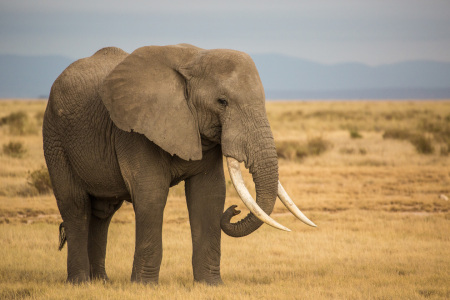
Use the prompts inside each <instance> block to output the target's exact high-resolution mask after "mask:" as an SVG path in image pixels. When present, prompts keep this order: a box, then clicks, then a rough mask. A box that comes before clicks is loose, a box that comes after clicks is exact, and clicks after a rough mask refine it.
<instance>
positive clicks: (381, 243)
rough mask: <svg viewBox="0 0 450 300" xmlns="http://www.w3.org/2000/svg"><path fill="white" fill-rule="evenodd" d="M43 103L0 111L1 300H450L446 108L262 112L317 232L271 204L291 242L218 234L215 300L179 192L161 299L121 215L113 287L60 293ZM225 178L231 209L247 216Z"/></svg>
mask: <svg viewBox="0 0 450 300" xmlns="http://www.w3.org/2000/svg"><path fill="white" fill-rule="evenodd" d="M45 104H46V103H45V101H0V119H1V123H2V125H1V126H0V144H1V145H0V147H1V149H0V245H1V250H2V251H1V259H0V299H14V298H16V299H18V298H20V299H22V298H31V299H144V298H152V299H153V298H163V299H327V298H333V299H422V298H425V299H448V298H450V284H449V283H450V234H449V233H450V231H449V230H450V202H449V201H448V198H447V197H450V156H449V150H450V149H449V147H450V101H401V102H395V101H392V102H389V101H386V102H381V101H376V102H375V101H374V102H366V101H357V102H356V101H355V102H269V103H267V111H268V116H269V121H270V123H271V126H272V130H273V132H274V136H275V140H276V141H277V148H278V152H279V156H280V161H279V162H280V172H279V173H280V179H281V181H282V182H283V185H284V187H285V189H286V190H287V191H288V193H289V194H290V195H291V197H292V198H293V199H294V201H295V202H296V203H297V205H298V206H299V207H300V208H301V210H302V211H303V212H304V213H305V214H306V215H307V216H308V217H309V218H310V219H311V220H313V221H314V222H315V223H316V224H317V225H318V227H317V228H311V227H308V226H306V225H304V224H303V223H301V222H300V221H298V220H296V219H295V218H294V217H293V216H292V215H291V214H290V213H288V211H287V210H286V209H285V208H284V207H283V206H282V204H280V203H277V204H276V207H275V211H274V213H273V214H272V216H273V218H274V219H275V220H277V221H279V222H280V223H282V224H283V225H285V226H287V227H289V228H290V229H291V230H292V232H290V233H287V232H281V231H278V230H275V229H273V228H271V227H269V226H267V225H263V226H262V227H261V228H260V229H259V230H258V231H257V232H255V233H253V234H252V235H250V236H248V237H244V238H240V239H235V238H231V237H228V236H226V235H224V234H223V235H222V236H223V237H222V278H223V280H224V282H225V285H223V286H219V287H209V286H205V285H202V284H194V283H193V276H192V267H191V240H190V230H189V221H188V214H187V208H186V204H185V199H184V196H183V186H182V185H179V186H177V187H174V188H172V190H171V192H170V197H169V200H168V202H167V207H166V210H165V220H164V231H163V244H164V245H163V247H164V256H163V262H162V266H161V274H160V284H159V286H157V287H152V286H144V285H140V284H131V283H130V275H131V265H132V261H133V251H134V213H133V210H132V207H131V205H127V204H124V205H123V207H122V208H121V210H120V211H119V212H118V213H117V214H116V215H115V217H114V218H113V222H112V224H111V227H110V234H109V244H108V253H107V262H106V264H107V271H108V274H109V277H110V279H111V281H110V282H109V283H106V284H104V283H102V282H92V283H89V284H83V285H77V286H72V285H70V284H66V283H65V278H66V255H67V250H66V249H67V248H64V249H63V250H62V251H61V252H59V251H58V250H57V248H58V224H59V223H60V222H61V219H60V216H59V213H58V209H57V207H56V203H55V199H54V197H53V196H52V194H50V193H46V190H45V189H46V186H47V183H46V180H47V178H46V177H45V175H46V174H45V169H44V170H43V171H41V172H34V171H35V170H41V167H42V166H44V165H45V163H44V158H43V151H42V136H41V131H40V126H41V124H42V116H43V111H44V109H45ZM245 173H246V172H245ZM226 175H227V195H228V196H227V203H226V207H228V206H229V205H231V204H238V205H239V207H240V208H241V209H243V211H244V212H243V214H245V213H246V211H245V209H244V208H243V204H242V202H241V201H240V200H239V199H238V198H237V195H236V192H235V191H234V190H233V187H232V185H231V182H230V180H229V177H228V174H226ZM246 182H247V183H248V187H249V188H250V189H252V184H251V183H252V181H251V177H249V176H246Z"/></svg>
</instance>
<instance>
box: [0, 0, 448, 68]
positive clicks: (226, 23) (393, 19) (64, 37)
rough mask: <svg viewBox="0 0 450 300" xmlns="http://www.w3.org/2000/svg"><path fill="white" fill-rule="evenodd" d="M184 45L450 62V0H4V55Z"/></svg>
mask: <svg viewBox="0 0 450 300" xmlns="http://www.w3.org/2000/svg"><path fill="white" fill-rule="evenodd" d="M183 42H184V43H191V44H194V45H197V46H200V47H202V48H232V49H237V50H242V51H245V52H248V53H281V54H287V55H290V56H296V57H300V58H305V59H309V60H313V61H317V62H322V63H338V62H348V61H351V62H363V63H366V64H370V65H378V64H383V63H391V62H396V61H404V60H412V59H427V60H440V61H450V0H342V1H339V0H315V1H314V0H304V1H302V0H297V1H295V0H292V1H289V0H249V1H246V0H227V1H223V0H221V1H215V0H175V1H170V0H166V1H164V0H158V1H153V0H126V1H123V0H121V1H118V0H76V1H63V0H0V54H27V55H42V54H59V55H63V56H68V57H71V58H80V57H84V56H89V55H91V54H92V53H93V52H95V51H96V50H98V49H100V48H102V47H105V46H118V47H121V48H123V49H124V50H126V51H133V50H134V49H136V48H138V47H140V46H145V45H167V44H178V43H183Z"/></svg>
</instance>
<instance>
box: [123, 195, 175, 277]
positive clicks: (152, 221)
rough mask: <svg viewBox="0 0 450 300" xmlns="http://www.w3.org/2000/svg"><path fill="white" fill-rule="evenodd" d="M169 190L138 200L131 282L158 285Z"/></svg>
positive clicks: (136, 201) (136, 202)
mask: <svg viewBox="0 0 450 300" xmlns="http://www.w3.org/2000/svg"><path fill="white" fill-rule="evenodd" d="M167 194H168V188H167V190H166V191H164V192H156V193H152V196H150V197H148V198H150V199H149V200H144V199H136V200H133V201H134V203H133V204H134V210H135V214H136V248H135V253H134V261H133V271H132V273H131V281H134V282H142V283H151V284H157V283H158V280H159V269H160V266H161V260H162V222H163V213H164V207H165V204H166V200H167Z"/></svg>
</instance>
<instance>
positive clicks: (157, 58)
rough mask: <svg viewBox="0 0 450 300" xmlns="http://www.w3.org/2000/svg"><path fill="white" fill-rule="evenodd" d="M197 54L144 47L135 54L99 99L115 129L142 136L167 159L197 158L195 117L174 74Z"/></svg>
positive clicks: (181, 80)
mask: <svg viewBox="0 0 450 300" xmlns="http://www.w3.org/2000/svg"><path fill="white" fill-rule="evenodd" d="M198 51H199V50H198V49H196V48H193V47H183V46H181V45H179V46H148V47H142V48H139V49H137V50H135V51H134V52H133V53H131V54H130V55H129V56H127V57H126V58H125V59H124V60H123V61H122V62H121V63H120V64H119V65H117V67H116V68H115V69H114V70H113V71H112V72H111V73H110V74H109V75H108V76H107V77H106V79H105V81H104V82H103V85H102V88H101V91H100V96H101V98H102V100H103V103H104V104H105V106H106V108H107V109H108V111H109V114H110V116H111V119H112V120H113V122H114V123H115V124H116V126H117V127H119V128H120V129H122V130H124V131H134V132H138V133H141V134H144V135H145V136H146V137H147V138H148V139H149V140H151V141H152V142H154V143H155V144H157V145H158V146H160V147H161V148H162V149H164V150H165V151H167V152H169V153H170V154H171V155H177V156H179V157H180V158H182V159H185V160H199V159H201V158H202V147H201V139H200V133H199V131H198V125H197V120H196V117H194V115H193V113H192V112H191V110H190V108H189V106H188V103H187V100H186V96H185V91H186V80H185V78H184V77H183V75H182V74H181V73H180V72H179V71H178V70H179V69H180V68H182V67H183V66H184V65H186V64H188V63H189V61H190V60H191V59H192V58H193V56H194V55H195V54H196V53H197V52H198Z"/></svg>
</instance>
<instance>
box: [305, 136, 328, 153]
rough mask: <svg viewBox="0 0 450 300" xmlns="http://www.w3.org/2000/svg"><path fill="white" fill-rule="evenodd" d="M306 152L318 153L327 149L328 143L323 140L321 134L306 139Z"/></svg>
mask: <svg viewBox="0 0 450 300" xmlns="http://www.w3.org/2000/svg"><path fill="white" fill-rule="evenodd" d="M307 147H308V154H311V155H319V154H322V153H323V152H325V151H326V150H328V148H329V147H330V143H329V142H327V141H325V140H324V139H323V138H322V137H321V136H319V137H315V138H312V139H310V140H308V144H307Z"/></svg>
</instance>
